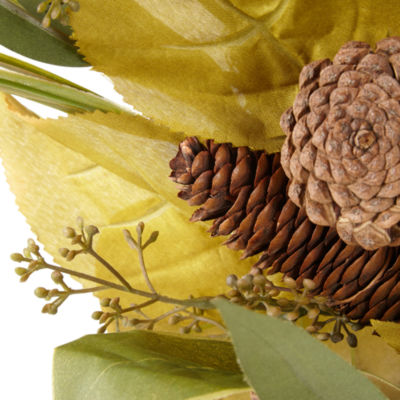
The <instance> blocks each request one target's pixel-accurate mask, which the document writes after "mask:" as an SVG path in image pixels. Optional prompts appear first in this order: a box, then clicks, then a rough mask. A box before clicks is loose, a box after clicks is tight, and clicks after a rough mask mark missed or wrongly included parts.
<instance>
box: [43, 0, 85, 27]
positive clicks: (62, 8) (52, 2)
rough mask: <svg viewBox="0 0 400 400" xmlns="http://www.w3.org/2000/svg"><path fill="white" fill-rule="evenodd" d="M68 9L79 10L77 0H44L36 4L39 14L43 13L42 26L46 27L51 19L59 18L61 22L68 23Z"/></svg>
mask: <svg viewBox="0 0 400 400" xmlns="http://www.w3.org/2000/svg"><path fill="white" fill-rule="evenodd" d="M68 11H79V1H77V0H44V1H42V2H41V3H39V5H38V6H37V12H38V13H39V14H42V13H45V15H44V17H43V19H42V25H43V27H44V28H48V27H49V26H50V24H51V21H52V20H53V21H55V20H59V21H60V23H61V24H63V25H68V22H69V20H68Z"/></svg>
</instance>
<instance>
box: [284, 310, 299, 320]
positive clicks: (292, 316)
mask: <svg viewBox="0 0 400 400" xmlns="http://www.w3.org/2000/svg"><path fill="white" fill-rule="evenodd" d="M299 316H300V314H299V313H298V312H297V311H291V312H289V313H287V314H285V318H286V319H287V320H288V321H296V319H297V318H299Z"/></svg>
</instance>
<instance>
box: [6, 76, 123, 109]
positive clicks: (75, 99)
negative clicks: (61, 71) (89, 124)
mask: <svg viewBox="0 0 400 400" xmlns="http://www.w3.org/2000/svg"><path fill="white" fill-rule="evenodd" d="M0 90H1V91H3V92H5V93H9V94H15V95H18V96H22V97H25V98H28V99H30V100H34V101H37V102H39V103H42V104H45V105H48V106H51V107H54V108H57V109H59V110H61V111H65V112H68V113H71V112H72V113H73V112H79V111H94V110H101V111H111V112H121V111H124V110H123V109H122V108H121V107H119V106H118V105H117V104H115V103H113V102H111V101H109V100H106V99H105V98H103V97H101V96H98V95H96V94H94V93H90V92H87V91H84V90H79V89H77V88H74V87H69V86H66V85H63V84H61V83H58V82H51V81H49V80H47V79H42V78H38V77H34V76H28V75H25V74H19V73H16V72H9V71H5V70H1V69H0Z"/></svg>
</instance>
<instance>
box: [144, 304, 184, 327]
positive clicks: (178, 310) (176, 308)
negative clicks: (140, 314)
mask: <svg viewBox="0 0 400 400" xmlns="http://www.w3.org/2000/svg"><path fill="white" fill-rule="evenodd" d="M186 308H187V307H175V308H174V309H173V310H171V311H168V312H166V313H165V314H162V315H160V316H158V317H157V318H154V319H153V320H152V321H153V322H154V323H156V322H159V321H161V320H162V319H165V318H167V317H169V316H170V315H173V314H176V313H178V312H180V311H185V310H186Z"/></svg>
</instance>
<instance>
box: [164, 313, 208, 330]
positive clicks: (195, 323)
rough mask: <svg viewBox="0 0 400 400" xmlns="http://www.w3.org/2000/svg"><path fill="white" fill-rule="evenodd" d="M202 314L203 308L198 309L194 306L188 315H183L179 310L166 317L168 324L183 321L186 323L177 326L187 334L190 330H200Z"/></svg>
mask: <svg viewBox="0 0 400 400" xmlns="http://www.w3.org/2000/svg"><path fill="white" fill-rule="evenodd" d="M203 314H204V310H200V309H198V308H196V307H194V308H193V313H191V314H189V315H184V314H182V313H180V312H175V313H173V314H172V315H171V316H170V317H169V318H168V324H169V325H177V324H181V323H182V322H185V323H186V324H185V325H183V326H181V327H180V328H179V332H180V333H182V334H187V333H190V332H196V333H200V332H202V328H201V326H200V322H201V319H199V318H201V317H202V315H203Z"/></svg>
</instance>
